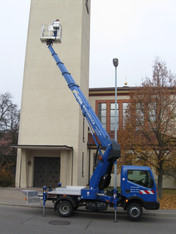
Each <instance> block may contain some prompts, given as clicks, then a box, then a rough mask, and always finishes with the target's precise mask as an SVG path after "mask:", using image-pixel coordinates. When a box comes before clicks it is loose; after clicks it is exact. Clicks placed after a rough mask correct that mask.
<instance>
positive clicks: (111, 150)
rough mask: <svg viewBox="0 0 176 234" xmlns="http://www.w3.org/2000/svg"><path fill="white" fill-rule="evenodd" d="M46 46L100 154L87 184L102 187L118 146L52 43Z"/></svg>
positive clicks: (91, 186)
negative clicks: (100, 157) (79, 108)
mask: <svg viewBox="0 0 176 234" xmlns="http://www.w3.org/2000/svg"><path fill="white" fill-rule="evenodd" d="M48 48H49V50H50V52H51V54H52V56H53V58H54V60H55V61H56V64H57V66H58V67H59V69H60V71H61V73H62V75H63V76H64V78H65V80H66V82H67V84H68V87H69V88H70V90H71V91H72V93H73V95H74V97H75V99H76V101H77V102H78V103H79V105H80V107H81V110H82V113H83V116H85V118H86V119H87V122H88V125H89V128H90V130H91V133H92V136H93V138H94V140H95V143H96V145H97V147H98V150H99V153H100V155H101V156H102V159H101V160H100V162H99V164H98V165H97V167H96V170H95V171H94V173H93V175H92V177H91V179H90V182H89V186H90V188H91V189H95V190H99V189H100V190H101V189H104V188H105V187H107V186H108V183H109V182H110V173H111V170H112V165H113V161H115V160H116V159H117V158H119V157H120V147H119V145H118V144H117V142H115V141H114V140H112V139H110V137H109V135H108V133H107V132H106V130H105V129H104V128H103V126H102V124H101V122H100V120H99V119H98V117H97V116H96V114H95V112H94V111H93V109H92V107H91V106H90V104H89V102H88V101H87V99H86V98H85V96H84V95H83V93H82V91H81V90H80V87H79V86H78V85H77V84H76V82H75V81H74V79H73V78H72V76H71V74H70V73H69V72H68V71H67V69H66V67H65V66H64V64H63V63H62V62H61V60H60V58H59V57H58V55H57V54H56V53H55V51H54V49H53V47H52V45H51V44H49V46H48ZM95 135H96V136H97V138H98V139H99V141H100V143H101V146H102V147H103V149H104V150H105V151H104V153H103V152H102V151H101V149H100V147H99V145H98V142H97V140H96V138H95ZM100 182H101V184H100Z"/></svg>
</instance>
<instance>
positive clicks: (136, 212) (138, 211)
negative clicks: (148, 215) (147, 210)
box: [127, 203, 143, 221]
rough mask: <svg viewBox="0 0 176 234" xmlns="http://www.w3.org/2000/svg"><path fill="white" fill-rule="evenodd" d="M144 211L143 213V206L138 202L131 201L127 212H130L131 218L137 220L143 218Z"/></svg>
mask: <svg viewBox="0 0 176 234" xmlns="http://www.w3.org/2000/svg"><path fill="white" fill-rule="evenodd" d="M142 213H143V211H142V207H141V205H140V204H138V203H131V204H129V206H128V207H127V214H128V217H129V219H131V220H134V221H135V220H136V221H137V220H139V219H141V217H142Z"/></svg>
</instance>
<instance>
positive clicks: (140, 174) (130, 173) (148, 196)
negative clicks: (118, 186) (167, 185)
mask: <svg viewBox="0 0 176 234" xmlns="http://www.w3.org/2000/svg"><path fill="white" fill-rule="evenodd" d="M123 182H124V183H125V184H124V185H123V186H122V187H123V195H124V196H125V197H126V198H130V197H140V198H142V199H143V200H144V201H155V200H156V185H155V182H154V179H153V175H152V174H151V172H150V171H149V170H127V175H126V180H124V181H123Z"/></svg>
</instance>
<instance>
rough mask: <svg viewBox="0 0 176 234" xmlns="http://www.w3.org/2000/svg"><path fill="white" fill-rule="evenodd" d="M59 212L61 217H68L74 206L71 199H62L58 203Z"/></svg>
mask: <svg viewBox="0 0 176 234" xmlns="http://www.w3.org/2000/svg"><path fill="white" fill-rule="evenodd" d="M57 210H58V214H59V216H61V217H68V216H69V215H71V214H72V212H73V206H72V204H71V203H70V202H69V201H66V200H61V201H59V203H58V205H57Z"/></svg>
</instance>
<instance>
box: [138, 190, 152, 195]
mask: <svg viewBox="0 0 176 234" xmlns="http://www.w3.org/2000/svg"><path fill="white" fill-rule="evenodd" d="M140 194H154V191H153V190H140Z"/></svg>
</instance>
